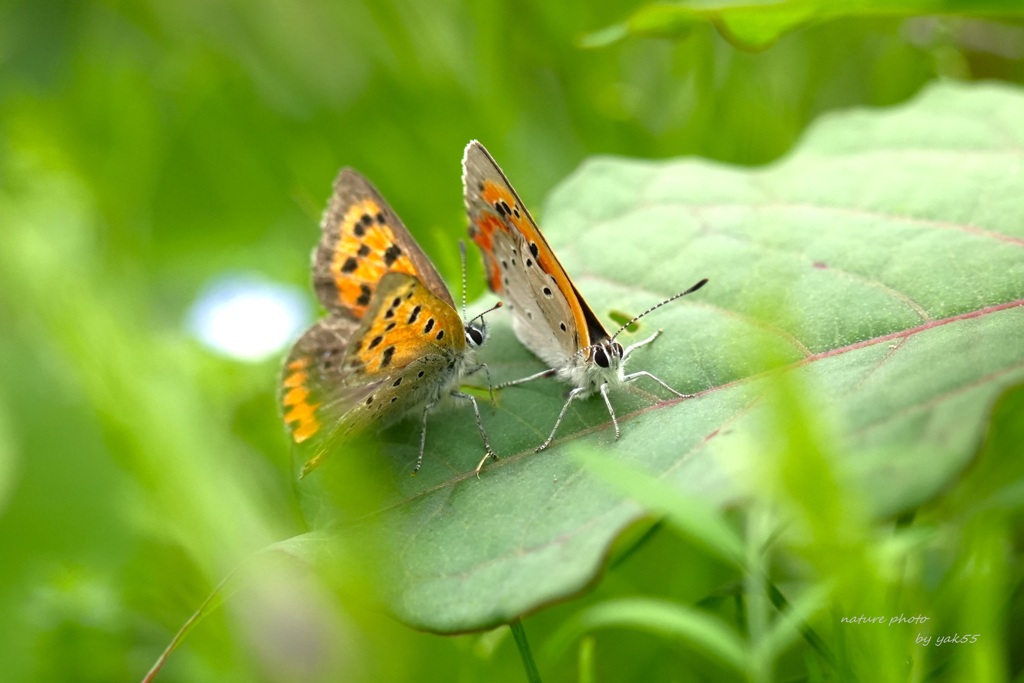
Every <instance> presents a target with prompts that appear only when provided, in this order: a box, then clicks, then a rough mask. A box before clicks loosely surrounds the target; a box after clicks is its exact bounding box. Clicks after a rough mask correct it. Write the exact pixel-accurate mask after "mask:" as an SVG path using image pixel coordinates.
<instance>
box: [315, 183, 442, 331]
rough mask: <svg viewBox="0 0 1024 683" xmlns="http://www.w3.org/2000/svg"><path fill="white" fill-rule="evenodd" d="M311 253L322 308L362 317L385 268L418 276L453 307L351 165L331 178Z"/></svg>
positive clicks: (417, 252)
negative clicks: (317, 238)
mask: <svg viewBox="0 0 1024 683" xmlns="http://www.w3.org/2000/svg"><path fill="white" fill-rule="evenodd" d="M320 229H321V238H320V243H319V245H318V246H317V248H316V251H315V252H314V256H313V287H314V289H315V290H316V293H317V296H318V298H319V299H320V302H321V303H322V304H323V305H324V307H325V308H327V310H329V311H331V312H333V313H336V314H338V315H342V316H345V317H348V318H351V319H354V320H361V319H362V318H363V316H364V315H365V314H366V310H367V308H368V307H369V305H370V300H371V299H372V298H373V293H374V291H375V289H376V287H377V283H378V282H380V280H381V278H382V277H383V276H384V275H385V274H387V273H390V272H397V273H406V274H409V275H415V276H416V277H418V278H419V279H420V280H421V281H422V282H423V283H424V284H425V285H426V286H427V287H428V288H429V289H430V291H431V292H433V294H434V295H435V296H437V297H438V298H440V299H442V300H443V301H445V302H446V303H448V304H450V305H451V306H452V307H454V306H455V304H454V302H453V301H452V297H451V294H450V293H449V292H448V288H447V286H445V284H444V280H443V279H442V278H441V276H440V275H439V274H438V272H437V270H436V269H435V268H434V266H433V265H432V264H431V263H430V259H428V258H427V255H426V254H424V253H423V250H422V249H420V246H419V245H418V244H417V243H416V240H415V239H413V236H412V235H411V234H410V233H409V231H408V230H407V229H406V228H405V226H404V225H403V224H402V221H401V220H400V219H399V218H398V215H397V214H396V213H395V212H394V211H393V210H392V209H391V207H390V206H388V203H387V202H386V201H385V200H384V198H383V197H382V196H381V195H380V193H379V192H377V190H376V188H374V187H373V185H371V184H370V182H369V181H368V180H367V179H366V178H364V177H363V176H362V175H360V174H359V173H358V172H356V171H354V170H352V169H351V168H343V169H342V170H341V172H340V173H339V174H338V177H337V179H336V180H335V181H334V194H333V195H332V196H331V200H330V202H329V203H328V205H327V210H326V211H325V212H324V217H323V220H322V221H321V225H320Z"/></svg>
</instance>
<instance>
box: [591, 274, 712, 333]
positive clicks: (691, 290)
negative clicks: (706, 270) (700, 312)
mask: <svg viewBox="0 0 1024 683" xmlns="http://www.w3.org/2000/svg"><path fill="white" fill-rule="evenodd" d="M707 283H708V279H707V278H704V279H703V280H701V281H700V282H698V283H697V284H695V285H694V286H692V287H690V288H689V289H687V290H686V291H684V292H679V293H678V294H673V295H672V296H670V297H669V298H667V299H665V300H664V301H662V302H661V303H659V304H655V305H653V306H651V307H650V308H648V309H647V310H646V311H644V312H643V313H641V314H640V315H638V316H636V317H635V318H633V319H632V320H630V321H629V322H628V323H626V324H625V325H623V326H622V327H620V328H619V329H618V330H616V331H615V334H613V335H612V336H611V338H612V339H615V338H616V337H618V336H619V335H620V334H622V332H623V330H625V329H626V328H627V327H629V326H630V325H632V324H633V323H635V322H636V321H637V320H639V319H640V318H642V317H644V316H645V315H647V314H648V313H651V312H653V311H656V310H658V309H659V308H661V307H662V306H664V305H665V304H668V303H672V302H673V301H675V300H676V299H679V298H681V297H684V296H686V295H687V294H693V293H694V292H696V291H697V290H698V289H700V288H701V287H703V286H704V285H706V284H707Z"/></svg>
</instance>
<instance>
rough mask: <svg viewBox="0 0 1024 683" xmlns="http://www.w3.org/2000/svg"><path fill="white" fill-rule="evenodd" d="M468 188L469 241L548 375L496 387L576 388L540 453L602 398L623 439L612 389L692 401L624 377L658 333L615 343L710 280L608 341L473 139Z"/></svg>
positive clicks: (466, 167)
mask: <svg viewBox="0 0 1024 683" xmlns="http://www.w3.org/2000/svg"><path fill="white" fill-rule="evenodd" d="M462 183H463V197H464V199H465V203H466V211H467V212H468V214H469V234H470V237H471V238H472V239H473V241H474V242H476V244H477V246H478V247H480V251H481V253H482V254H483V260H484V268H485V271H486V273H487V282H488V286H489V287H490V288H491V290H492V291H493V292H495V293H496V294H498V296H500V297H501V298H502V300H503V301H504V302H505V304H506V307H507V308H508V309H509V310H510V311H511V313H512V327H513V330H514V331H515V334H516V336H517V337H518V338H519V340H520V341H521V342H522V343H523V345H525V346H526V347H527V348H528V349H530V350H531V351H532V352H533V353H534V354H535V355H537V356H538V357H540V358H541V360H543V361H544V362H545V363H547V364H548V368H549V369H547V370H544V371H542V372H538V373H537V374H535V375H530V376H529V377H523V378H521V379H518V380H513V381H511V382H505V383H503V384H500V385H498V386H497V387H495V388H502V387H507V386H512V385H516V384H522V383H524V382H529V381H532V380H535V379H539V378H541V377H557V378H558V379H560V380H562V381H564V382H567V383H568V384H570V385H571V386H572V389H571V390H570V391H569V394H568V396H567V397H566V401H565V404H564V405H563V406H562V411H561V412H560V413H559V415H558V419H557V420H555V424H554V427H552V429H551V433H550V434H549V435H548V438H547V439H546V440H545V441H544V443H542V444H541V445H540V446H538V447H537V448H536V450H537V451H542V450H544V449H545V448H547V447H548V445H549V444H550V443H551V441H552V439H554V438H555V433H556V432H557V431H558V427H559V425H560V424H561V423H562V420H563V419H564V418H565V414H566V411H568V409H569V406H570V405H571V404H572V402H573V401H574V400H576V399H582V398H587V397H589V396H591V395H593V394H595V393H599V394H600V395H601V397H602V398H603V399H604V403H605V406H606V407H607V408H608V414H609V415H610V416H611V419H612V424H613V425H614V427H615V438H616V439H618V438H619V435H620V430H619V422H618V420H617V419H616V417H615V409H614V408H612V403H611V400H610V399H609V398H608V392H609V390H610V389H614V388H617V387H620V386H622V385H624V384H626V383H627V382H632V381H634V380H637V379H640V378H641V377H648V378H650V379H652V380H654V381H655V382H656V383H658V384H660V385H661V386H662V387H664V388H665V389H667V390H668V391H670V392H672V393H673V394H674V395H676V396H679V397H680V398H689V397H690V395H689V394H682V393H680V392H678V391H676V390H675V389H673V388H672V387H670V386H669V385H668V384H666V383H665V382H664V381H662V380H661V379H659V378H658V377H655V376H654V375H652V374H651V373H649V372H647V371H645V370H639V371H637V372H632V373H630V374H626V372H625V365H626V361H627V360H629V357H630V355H631V354H632V353H633V352H634V351H636V350H637V349H639V348H641V347H643V346H646V345H647V344H650V343H651V342H653V341H654V340H655V339H656V338H657V337H658V335H659V334H660V333H661V331H660V330H659V331H657V332H655V333H654V334H652V335H651V336H650V337H648V338H646V339H643V340H640V341H637V342H635V343H633V344H630V345H629V346H627V347H625V348H623V346H622V344H620V343H619V342H618V341H616V339H617V337H618V336H619V334H621V333H622V332H623V330H625V329H627V328H628V327H629V326H630V325H632V324H633V323H634V322H636V321H637V320H639V319H640V318H642V317H643V316H645V315H647V314H648V313H650V312H651V311H653V310H654V309H656V308H658V307H660V306H663V305H664V304H667V303H668V302H670V301H674V300H675V299H678V298H679V297H682V296H685V295H687V294H690V293H691V292H695V291H697V290H698V289H700V288H701V287H703V286H704V285H705V284H706V283H707V279H703V280H701V281H700V282H698V283H697V284H695V285H693V286H692V287H690V288H689V289H687V290H686V291H683V292H680V293H678V294H676V295H674V296H672V297H669V298H668V299H666V300H665V301H662V302H661V303H659V304H657V305H656V306H653V307H652V308H650V309H648V310H647V311H644V312H643V313H641V314H640V315H638V316H636V318H634V319H633V320H631V321H630V322H629V323H626V325H623V326H622V327H621V328H619V330H618V331H617V332H615V334H608V332H607V331H606V330H605V328H604V325H602V324H601V321H600V320H599V319H598V317H597V315H596V314H595V313H594V311H593V309H591V308H590V306H588V305H587V302H586V301H584V299H583V297H582V296H581V295H580V293H579V291H578V290H577V289H576V286H575V285H574V284H573V282H572V280H570V279H569V276H568V275H567V274H566V272H565V269H564V268H562V264H561V263H559V261H558V259H557V258H556V257H555V254H554V252H552V251H551V247H549V246H548V243H547V241H546V240H545V239H544V236H543V235H542V234H541V232H540V229H539V228H538V227H537V223H536V222H534V220H533V218H532V217H531V216H530V212H529V211H527V210H526V207H525V206H524V205H523V202H522V200H520V199H519V195H518V194H516V191H515V190H514V189H512V185H511V184H510V183H509V181H508V178H506V177H505V174H504V173H502V171H501V169H500V168H498V164H497V163H496V162H495V161H494V158H493V157H491V155H490V154H489V153H488V152H487V150H486V149H484V146H483V145H481V144H480V143H479V142H477V141H475V140H474V141H472V142H470V143H469V145H467V146H466V151H465V154H464V156H463V159H462Z"/></svg>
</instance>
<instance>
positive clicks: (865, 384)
mask: <svg viewBox="0 0 1024 683" xmlns="http://www.w3.org/2000/svg"><path fill="white" fill-rule="evenodd" d="M541 223H542V225H543V226H544V228H545V230H546V234H547V235H548V236H549V239H550V242H551V244H552V245H553V247H554V249H555V250H556V252H558V254H559V256H560V257H561V259H562V261H563V263H564V265H565V266H566V269H567V270H568V272H569V273H570V274H572V275H573V277H574V279H575V281H576V284H577V286H578V288H579V289H580V291H581V292H583V293H584V294H585V295H586V296H587V297H588V299H589V301H590V303H591V304H592V305H593V306H594V308H595V310H596V311H597V312H598V314H599V315H602V316H607V315H608V314H610V313H612V312H636V311H639V310H642V309H644V308H646V307H648V306H649V305H651V304H653V303H655V302H657V301H659V300H661V299H663V298H665V297H666V296H668V295H670V294H672V293H673V292H676V291H678V290H681V289H683V288H685V287H687V286H688V285H690V284H691V283H692V282H693V281H695V280H696V279H698V278H699V277H704V276H706V277H709V278H710V280H711V281H710V283H709V284H708V285H707V286H706V287H705V288H704V289H703V290H701V291H700V292H698V293H697V294H695V295H693V296H690V297H687V298H686V299H683V300H682V301H679V302H676V303H673V304H672V305H670V306H666V307H664V308H662V309H659V310H658V311H657V312H655V313H653V314H652V315H651V316H650V317H649V318H647V319H644V320H643V321H641V329H640V330H638V331H637V332H635V333H631V334H630V335H628V336H629V337H630V338H631V339H634V338H639V335H642V334H647V333H649V332H650V331H651V330H653V329H654V328H655V327H662V328H664V330H665V333H664V335H663V336H662V337H661V338H660V339H659V340H658V341H657V342H655V343H654V344H653V345H651V346H649V347H647V348H645V349H643V350H641V351H639V352H637V353H636V354H635V356H634V357H633V358H632V360H631V365H630V367H631V368H633V369H646V370H650V371H652V372H653V373H655V374H657V375H658V376H660V377H662V378H663V379H665V380H666V381H667V382H669V383H670V384H671V385H672V386H675V387H677V388H679V389H680V390H683V391H688V392H696V393H698V396H697V397H696V398H692V399H688V400H679V399H673V400H663V399H664V397H663V392H662V391H661V390H660V389H658V388H657V387H648V386H642V387H640V388H638V389H637V390H635V391H632V392H631V391H620V392H617V393H616V394H614V395H613V397H612V400H613V403H614V404H615V405H616V407H617V409H618V413H619V419H620V421H621V423H622V438H621V439H620V440H619V441H618V442H615V441H614V440H613V432H612V430H611V425H610V423H609V420H608V416H607V413H606V411H605V408H604V406H603V404H602V403H601V401H600V399H599V398H592V399H590V400H588V401H586V402H579V403H577V404H576V405H575V407H574V408H573V409H572V410H571V411H570V413H569V416H568V418H567V420H566V422H565V424H564V425H563V428H562V430H561V432H560V438H559V439H558V440H556V442H555V443H554V444H553V446H552V447H551V448H550V449H549V450H547V451H545V452H543V453H540V454H535V453H534V452H533V450H532V448H533V447H534V446H536V445H537V444H538V443H540V441H541V440H542V439H543V438H544V437H545V435H546V434H547V431H548V430H549V429H550V427H551V425H552V423H553V421H554V419H555V416H556V414H557V412H558V410H559V408H560V407H561V404H562V401H563V398H562V397H563V393H564V390H565V387H564V386H563V385H559V384H556V383H554V382H551V381H538V382H534V383H531V384H528V385H526V386H523V387H515V388H510V389H506V390H504V391H502V392H500V396H499V405H498V409H497V411H496V412H493V413H492V412H490V411H488V410H487V409H485V410H484V420H485V423H486V425H487V428H488V430H489V432H490V435H491V441H492V443H493V444H494V445H495V447H496V448H497V449H498V450H499V452H500V453H501V454H502V456H503V458H502V459H501V461H500V462H498V463H494V464H492V465H490V466H488V467H486V468H485V469H484V471H483V473H482V476H481V477H480V479H477V478H476V477H474V476H473V475H472V470H473V467H474V466H475V465H476V462H477V460H478V458H479V456H480V455H481V447H480V443H479V438H478V436H477V434H476V430H475V427H474V426H473V423H472V418H471V412H470V411H469V410H467V409H460V408H457V407H456V408H452V409H451V410H449V411H445V412H443V413H438V414H437V415H436V416H434V417H433V418H432V419H431V422H430V429H429V432H428V435H427V451H428V452H427V457H426V462H425V464H424V467H423V470H422V472H421V473H420V475H419V476H418V477H416V478H409V477H408V476H403V474H406V473H407V472H408V471H409V469H410V468H411V466H412V461H413V460H414V456H415V450H416V446H417V444H418V438H419V430H418V428H417V427H416V426H415V424H414V423H409V424H407V425H403V426H401V427H398V428H395V429H392V430H391V431H389V432H387V433H386V434H385V445H384V448H383V450H384V453H385V457H384V458H383V459H381V462H382V463H384V465H383V466H381V469H382V470H383V471H382V472H380V473H379V474H378V476H380V477H381V478H382V479H383V480H384V481H385V482H386V483H385V484H384V485H385V486H391V487H393V490H392V491H391V494H390V495H391V498H390V502H388V503H387V504H386V507H385V509H381V510H378V511H377V512H374V513H371V514H370V515H368V516H365V517H363V518H362V519H361V520H360V521H359V522H358V523H357V524H352V523H349V524H347V525H343V526H342V528H341V530H340V531H339V532H338V533H339V534H340V535H341V537H342V538H344V539H346V540H349V541H350V540H352V539H353V538H374V539H376V540H377V541H382V540H383V541H384V543H382V544H379V545H378V550H377V551H376V552H377V553H378V554H377V555H375V556H374V561H375V562H376V564H377V567H378V571H379V576H380V578H381V583H382V585H384V586H386V589H385V591H386V599H387V601H388V602H389V604H390V606H391V607H392V609H393V610H394V611H395V612H396V613H397V614H398V615H399V616H400V618H402V619H403V620H404V621H406V622H408V623H410V624H412V625H415V626H417V627H421V628H425V629H429V630H434V631H439V632H456V631H463V630H471V629H479V628H485V627H488V626H492V625H495V624H498V623H501V622H504V621H507V620H509V619H511V618H513V617H515V616H517V615H521V614H523V613H524V612H528V611H529V610H532V609H535V608H537V607H539V606H541V605H543V604H545V603H547V602H549V601H553V600H557V599H560V598H564V597H566V596H568V595H571V594H573V593H574V592H577V591H580V590H581V589H583V588H584V587H585V586H586V585H587V584H588V582H590V581H592V580H594V578H595V576H596V574H597V573H598V571H599V569H600V567H601V564H602V561H603V558H604V556H605V554H606V552H607V549H608V547H609V544H610V543H611V542H612V540H613V539H614V538H615V537H616V535H617V534H619V533H620V532H621V531H622V530H623V528H624V527H626V526H627V525H629V524H630V523H632V522H634V521H635V520H637V519H638V517H639V516H641V515H642V514H643V511H642V510H641V509H640V507H639V506H638V505H637V504H636V503H634V502H632V501H631V500H629V499H626V498H623V497H622V496H621V495H620V494H619V493H616V492H615V491H614V490H613V489H612V488H611V487H608V486H607V485H606V484H604V483H602V480H601V479H599V478H597V477H595V476H592V475H591V474H589V473H588V472H587V471H586V470H585V468H583V467H582V466H581V465H580V464H579V461H578V460H576V459H575V458H572V457H569V451H570V450H571V449H572V447H575V446H576V445H577V444H582V445H585V446H586V447H587V448H589V449H591V450H592V449H593V448H595V447H597V448H604V449H606V450H607V452H608V453H609V454H610V455H612V456H613V457H615V458H617V459H619V460H621V462H623V463H625V464H627V465H630V466H633V467H635V468H640V469H643V470H646V471H648V472H650V473H653V474H654V475H656V476H658V477H659V478H661V479H662V481H664V482H665V483H667V484H669V485H671V486H672V487H674V488H675V490H677V491H678V492H679V493H680V494H681V495H686V496H699V497H700V498H702V499H703V500H704V501H706V502H708V503H710V504H714V505H725V504H731V503H736V502H738V501H740V500H742V497H743V495H744V491H747V490H749V488H748V487H750V486H756V485H757V482H756V481H751V477H750V476H748V475H745V474H744V472H745V471H746V470H747V468H746V465H749V464H750V463H752V462H754V463H756V462H757V459H758V453H760V452H762V451H764V450H765V449H768V448H771V447H772V439H775V438H777V423H778V417H777V415H774V414H773V412H772V409H771V408H770V405H771V402H769V401H765V400H762V399H763V397H764V396H765V394H766V392H768V391H770V390H771V388H772V386H773V382H774V380H775V379H776V377H777V376H778V372H785V373H788V377H789V378H791V379H792V380H793V381H795V382H797V383H798V385H799V386H801V387H803V391H804V394H805V398H806V400H807V401H808V402H809V404H811V405H813V406H814V407H815V408H816V410H817V411H818V414H819V415H820V417H821V424H820V429H821V430H823V431H824V432H825V433H827V434H828V435H829V443H831V444H833V446H834V450H833V457H835V458H836V459H837V466H839V469H840V470H841V471H842V472H844V473H845V475H846V476H847V478H848V480H849V481H848V482H847V483H846V485H847V486H849V487H850V490H852V491H854V492H855V493H856V495H857V496H859V497H860V498H861V499H862V501H863V504H864V508H865V509H866V510H869V511H870V512H871V513H872V514H874V515H877V516H883V515H889V514H893V513H896V512H899V511H902V510H906V509H908V508H911V507H913V506H916V505H919V504H921V503H922V502H925V501H927V500H929V498H931V497H934V496H935V495H936V494H937V493H938V492H939V491H940V490H941V489H942V488H943V487H945V486H948V485H949V484H950V482H951V481H953V480H954V479H955V478H956V477H957V476H958V474H959V473H960V472H961V471H962V470H963V469H964V468H965V466H966V465H967V464H968V463H969V462H970V459H971V457H972V455H973V454H974V452H975V451H976V446H977V443H978V441H979V438H980V433H981V431H982V429H983V426H984V422H985V418H986V413H987V410H988V407H989V404H990V402H991V400H992V399H993V397H994V396H995V395H996V394H997V393H998V392H999V391H1000V390H1001V389H1003V388H1005V387H1006V386H1008V385H1010V384H1011V383H1015V382H1019V381H1021V380H1022V379H1024V94H1022V93H1021V92H1019V91H1017V90H1014V89H1011V88H1007V87H999V86H983V87H966V86H959V85H942V86H938V87H935V88H932V89H931V90H929V91H927V92H926V93H924V94H923V95H922V96H920V97H919V98H918V99H917V100H915V101H913V102H911V103H910V104H908V105H906V106H903V107H899V108H895V109H891V110H887V111H868V110H865V111H852V112H847V113H842V114H837V115H834V116H831V117H828V118H827V119H825V120H822V121H821V122H820V123H819V124H818V125H817V126H815V127H814V128H813V129H812V130H811V131H810V132H809V133H808V134H807V135H806V139H805V140H804V142H803V143H802V144H801V145H800V147H799V148H798V149H797V150H795V151H794V152H793V153H792V154H791V155H790V156H788V157H787V158H785V159H783V160H782V161H780V162H778V163H776V164H774V165H772V166H769V167H765V168H760V169H754V170H749V169H739V168H732V167H725V166H722V165H718V164H713V163H709V162H707V161H702V160H695V159H686V160H678V161H670V162H658V163H652V162H646V161H634V160H625V159H613V158H598V159H592V160H591V161H589V162H587V163H586V164H584V165H583V166H582V167H581V168H580V169H579V170H578V171H577V172H576V173H575V174H574V175H572V176H571V177H570V178H569V179H568V180H567V181H566V182H565V183H564V184H563V185H562V186H561V187H559V188H558V189H557V190H556V191H555V192H554V193H553V195H552V197H551V198H550V201H549V203H548V205H547V207H546V210H545V211H544V212H543V215H542V217H541ZM491 320H492V321H493V328H494V332H493V341H492V342H491V343H490V345H489V346H488V347H487V348H485V359H486V360H487V362H488V363H489V365H490V368H491V372H492V376H493V378H494V380H495V381H501V380H504V379H510V378H515V377H521V376H523V375H525V374H527V373H532V372H535V371H537V370H539V369H541V368H542V367H543V366H542V365H541V364H540V362H539V361H537V360H536V359H534V358H533V357H532V356H531V355H530V354H529V353H528V352H526V351H525V350H523V349H522V348H521V347H520V346H519V345H518V343H517V342H516V341H515V339H514V337H513V335H512V333H511V330H510V328H509V326H508V324H507V321H506V319H505V318H504V316H503V315H502V313H501V312H500V311H499V312H498V313H496V314H493V315H492V316H491ZM642 382H643V380H641V383H642ZM640 389H643V390H642V391H641V390H640ZM648 389H649V390H650V392H651V393H646V391H647V390H648ZM657 396H662V398H657ZM773 425H774V426H773ZM343 460H345V458H344V457H343V456H342V455H339V456H337V457H335V458H334V459H333V460H332V461H331V460H329V461H328V462H327V463H326V464H325V465H324V466H323V468H322V471H321V470H318V472H317V474H316V475H315V476H313V477H311V478H310V479H307V480H306V481H304V482H303V486H316V485H318V483H320V482H317V481H315V480H317V479H318V478H320V479H326V480H330V479H331V470H332V467H337V462H338V461H343ZM311 480H312V481H311ZM346 547H348V546H346Z"/></svg>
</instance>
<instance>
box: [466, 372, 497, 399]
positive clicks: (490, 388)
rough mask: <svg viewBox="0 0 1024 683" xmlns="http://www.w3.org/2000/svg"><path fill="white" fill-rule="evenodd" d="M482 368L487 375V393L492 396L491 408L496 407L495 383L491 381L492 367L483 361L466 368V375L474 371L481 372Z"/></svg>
mask: <svg viewBox="0 0 1024 683" xmlns="http://www.w3.org/2000/svg"><path fill="white" fill-rule="evenodd" d="M481 370H483V371H484V374H485V375H487V393H488V394H489V395H490V397H491V408H494V407H495V406H494V384H493V383H492V382H491V369H490V368H488V367H487V363H481V364H480V365H476V366H474V367H471V368H469V369H468V370H466V375H472V374H473V373H475V372H480V371H481Z"/></svg>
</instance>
